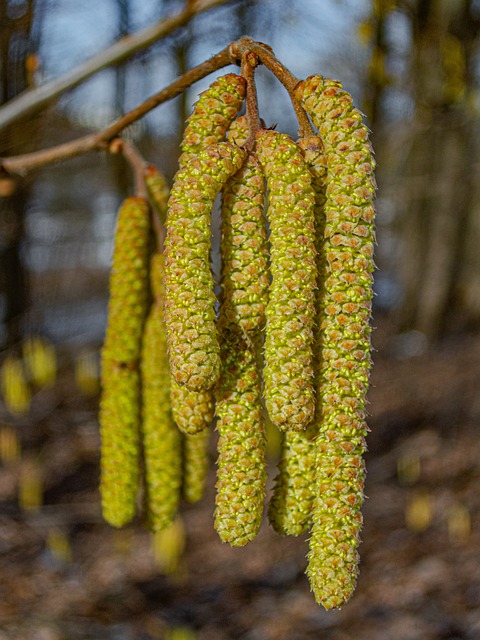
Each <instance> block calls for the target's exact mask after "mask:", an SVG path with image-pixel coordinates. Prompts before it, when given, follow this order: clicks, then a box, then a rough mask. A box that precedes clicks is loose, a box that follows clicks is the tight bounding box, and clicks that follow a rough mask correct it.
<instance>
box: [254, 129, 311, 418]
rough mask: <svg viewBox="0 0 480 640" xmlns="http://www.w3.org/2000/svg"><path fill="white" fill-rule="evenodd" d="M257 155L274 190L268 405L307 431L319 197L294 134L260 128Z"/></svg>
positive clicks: (273, 412)
mask: <svg viewBox="0 0 480 640" xmlns="http://www.w3.org/2000/svg"><path fill="white" fill-rule="evenodd" d="M257 155H258V159H259V161H260V164H261V165H262V167H263V170H264V172H265V175H266V178H267V184H268V188H269V191H270V194H269V206H268V210H267V217H268V221H269V225H270V270H271V276H272V282H271V285H270V291H269V301H268V305H267V309H266V330H265V364H264V373H263V377H264V385H265V389H264V395H265V403H266V406H267V410H268V413H269V416H270V418H271V420H272V422H274V423H275V424H276V425H277V426H279V427H280V428H282V429H284V430H288V429H292V430H301V429H304V428H305V427H306V425H307V424H308V423H309V422H310V421H311V420H312V418H313V415H314V409H315V398H314V385H313V363H312V360H313V353H312V340H313V323H314V319H315V307H314V298H315V286H316V277H317V270H316V265H315V255H316V251H315V245H314V237H315V227H314V212H313V207H314V200H315V197H314V192H313V188H312V185H311V182H312V179H311V176H310V172H309V170H308V168H307V166H306V164H305V160H304V158H303V155H302V152H301V150H300V149H299V147H298V146H297V145H296V144H295V142H293V140H292V139H291V138H290V137H289V136H287V135H286V134H281V133H277V132H275V131H265V130H262V131H260V132H259V134H258V136H257Z"/></svg>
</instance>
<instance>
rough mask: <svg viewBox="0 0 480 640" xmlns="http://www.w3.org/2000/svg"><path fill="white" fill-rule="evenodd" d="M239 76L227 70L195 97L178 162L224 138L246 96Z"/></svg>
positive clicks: (188, 158)
mask: <svg viewBox="0 0 480 640" xmlns="http://www.w3.org/2000/svg"><path fill="white" fill-rule="evenodd" d="M245 87H246V83H245V80H244V78H242V76H238V75H236V74H235V73H227V74H226V75H224V76H220V77H219V78H217V80H215V81H214V82H212V84H211V85H210V86H209V87H208V89H206V90H205V91H204V92H203V93H202V94H201V95H200V97H199V98H198V100H197V102H196V103H195V106H194V109H193V112H192V114H191V115H190V117H189V118H188V120H187V126H186V127H185V131H184V133H183V140H182V145H181V148H182V152H183V153H182V155H181V156H180V159H179V161H178V162H179V166H180V167H184V166H185V165H186V164H188V162H189V160H190V159H191V158H192V157H194V156H195V155H196V154H197V153H198V152H199V151H200V150H201V149H203V148H204V147H206V146H207V145H210V144H215V143H216V142H220V141H222V140H223V139H224V137H225V133H226V131H227V129H228V127H229V126H230V124H231V122H232V121H233V120H234V118H235V116H236V115H237V113H238V112H239V111H240V108H241V106H242V103H243V99H244V97H245Z"/></svg>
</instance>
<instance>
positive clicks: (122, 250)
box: [99, 197, 150, 527]
mask: <svg viewBox="0 0 480 640" xmlns="http://www.w3.org/2000/svg"><path fill="white" fill-rule="evenodd" d="M149 241H150V218H149V210H148V204H147V202H146V200H144V199H143V198H138V197H131V198H127V199H126V200H125V201H124V203H123V205H122V207H121V208H120V211H119V215H118V222H117V229H116V233H115V246H114V252H113V266H112V271H111V275H110V301H109V316H108V325H107V330H106V335H105V342H104V347H103V350H102V396H101V399H100V416H99V419H100V435H101V479H100V493H101V498H102V509H103V516H104V518H105V520H107V522H109V523H110V524H112V525H113V526H116V527H121V526H123V525H124V524H126V523H127V522H129V521H130V520H131V519H132V518H133V517H134V515H135V512H136V497H137V492H138V481H139V471H138V464H139V452H140V442H139V425H140V376H139V372H138V365H139V360H140V352H141V341H142V333H143V327H144V323H145V316H146V313H147V309H148V299H149V285H148V254H149Z"/></svg>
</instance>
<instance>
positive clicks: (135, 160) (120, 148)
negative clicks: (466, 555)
mask: <svg viewBox="0 0 480 640" xmlns="http://www.w3.org/2000/svg"><path fill="white" fill-rule="evenodd" d="M110 152H111V153H118V152H121V153H122V155H123V157H124V158H125V160H126V161H127V162H128V164H129V165H130V168H131V170H132V173H133V179H134V182H135V195H137V196H139V197H140V198H145V200H148V193H147V186H146V184H145V177H144V171H145V166H146V164H147V163H146V161H145V159H144V158H143V157H142V156H141V155H140V153H139V152H138V151H137V149H135V147H134V146H133V145H132V144H130V142H127V140H124V139H123V138H116V139H115V140H114V141H113V142H112V143H111V145H110Z"/></svg>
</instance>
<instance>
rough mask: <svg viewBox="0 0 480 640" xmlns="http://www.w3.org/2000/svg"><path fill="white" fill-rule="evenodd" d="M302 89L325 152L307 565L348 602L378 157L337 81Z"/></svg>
mask: <svg viewBox="0 0 480 640" xmlns="http://www.w3.org/2000/svg"><path fill="white" fill-rule="evenodd" d="M296 93H297V97H298V98H299V99H300V100H301V102H302V103H303V106H304V108H305V110H306V111H307V113H308V114H309V115H310V116H311V117H312V120H313V122H314V124H315V126H316V127H317V128H318V130H319V134H320V136H321V138H322V140H323V143H324V147H325V153H326V156H327V165H328V171H327V190H326V196H327V200H326V204H325V216H326V225H325V232H324V249H323V251H324V265H325V267H324V285H323V286H324V292H323V305H322V306H323V316H322V321H321V334H322V339H321V356H320V357H321V370H320V372H321V378H320V381H319V385H318V392H317V393H318V398H319V402H320V403H321V424H320V432H319V435H318V437H317V441H316V449H317V478H316V492H317V498H316V500H315V505H314V512H313V521H314V524H313V528H312V532H311V539H310V552H309V556H308V559H309V563H308V568H307V574H308V577H309V580H310V585H311V588H312V590H313V592H314V595H315V599H316V600H317V602H319V603H320V604H322V605H323V606H324V607H325V608H326V609H330V608H333V607H340V606H342V605H343V604H344V603H345V602H346V601H347V600H348V599H349V597H350V596H351V595H352V593H353V590H354V588H355V583H356V578H357V574H358V562H359V556H358V544H359V534H360V529H361V526H362V514H361V511H360V508H361V505H362V503H363V488H364V479H365V465H364V460H363V457H362V456H363V453H364V451H365V436H366V433H367V431H368V428H367V424H366V418H365V413H366V412H365V407H366V393H367V389H368V380H369V372H370V366H371V358H370V325H369V321H370V315H371V300H372V281H373V277H372V272H373V268H374V264H373V245H374V226H373V219H374V207H373V198H374V194H375V178H374V162H373V158H372V149H371V146H370V143H369V140H368V132H367V129H366V127H365V126H364V125H363V123H362V114H361V113H360V112H359V111H358V110H357V109H356V108H355V107H354V106H353V104H352V98H351V96H350V95H349V94H348V93H347V92H346V91H344V90H343V89H342V85H341V84H340V83H339V82H336V81H333V80H329V79H326V78H323V77H321V76H312V77H310V78H308V79H307V80H305V81H303V82H301V83H299V85H298V87H297V90H296Z"/></svg>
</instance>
